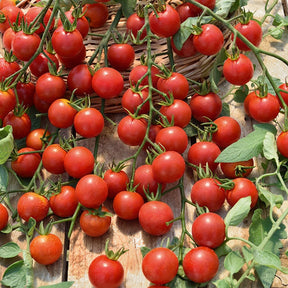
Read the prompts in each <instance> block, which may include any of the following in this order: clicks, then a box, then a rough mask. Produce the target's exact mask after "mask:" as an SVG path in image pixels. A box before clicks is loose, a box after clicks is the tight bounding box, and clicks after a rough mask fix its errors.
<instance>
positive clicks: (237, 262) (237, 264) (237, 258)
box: [224, 251, 245, 275]
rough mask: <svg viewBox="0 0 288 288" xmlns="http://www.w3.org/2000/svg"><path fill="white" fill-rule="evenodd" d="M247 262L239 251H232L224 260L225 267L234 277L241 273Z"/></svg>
mask: <svg viewBox="0 0 288 288" xmlns="http://www.w3.org/2000/svg"><path fill="white" fill-rule="evenodd" d="M244 264H245V261H244V259H243V257H242V256H241V255H240V253H239V252H238V251H231V252H230V253H229V254H228V255H227V256H226V257H225V260H224V267H225V269H226V270H228V271H229V272H230V273H231V274H232V275H233V274H235V273H237V272H239V271H240V270H241V268H242V267H243V265H244Z"/></svg>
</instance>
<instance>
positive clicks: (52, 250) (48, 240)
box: [30, 234, 63, 265]
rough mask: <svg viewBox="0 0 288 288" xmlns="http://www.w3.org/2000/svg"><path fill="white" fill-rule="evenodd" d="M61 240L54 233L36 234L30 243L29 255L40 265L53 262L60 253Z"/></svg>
mask: <svg viewBox="0 0 288 288" xmlns="http://www.w3.org/2000/svg"><path fill="white" fill-rule="evenodd" d="M62 248H63V245H62V242H61V240H60V239H59V237H58V236H57V235H55V234H47V235H38V236H36V237H35V238H33V239H32V241H31V243H30V253H31V257H32V258H33V259H34V260H35V261H36V262H38V263H39V264H42V265H50V264H53V263H55V262H56V261H57V260H58V259H59V258H60V257H61V254H62Z"/></svg>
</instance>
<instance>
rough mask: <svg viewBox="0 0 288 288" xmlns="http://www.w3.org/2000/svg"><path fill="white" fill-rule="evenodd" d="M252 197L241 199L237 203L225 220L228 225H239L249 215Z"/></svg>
mask: <svg viewBox="0 0 288 288" xmlns="http://www.w3.org/2000/svg"><path fill="white" fill-rule="evenodd" d="M250 205H251V197H250V196H248V197H244V198H241V199H239V200H238V201H237V202H236V204H235V205H234V206H233V207H232V208H231V209H230V210H229V212H228V213H227V215H226V217H225V219H224V222H225V225H226V227H229V226H237V225H239V224H240V223H241V222H242V221H243V219H244V218H245V217H246V216H247V215H248V213H249V211H250Z"/></svg>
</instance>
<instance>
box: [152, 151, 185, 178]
mask: <svg viewBox="0 0 288 288" xmlns="http://www.w3.org/2000/svg"><path fill="white" fill-rule="evenodd" d="M152 171H153V177H154V179H155V180H156V181H157V182H159V183H164V184H166V183H173V182H176V181H178V180H179V179H180V178H181V177H182V176H183V175H184V172H185V161H184V158H183V157H182V155H181V154H179V153H178V152H176V151H166V152H163V153H161V154H159V155H158V156H157V157H156V158H155V159H154V160H153V162H152Z"/></svg>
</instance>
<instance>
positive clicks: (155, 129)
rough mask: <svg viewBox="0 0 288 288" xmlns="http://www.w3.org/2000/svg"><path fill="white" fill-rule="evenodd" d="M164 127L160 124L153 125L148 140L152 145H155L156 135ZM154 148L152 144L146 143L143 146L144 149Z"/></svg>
mask: <svg viewBox="0 0 288 288" xmlns="http://www.w3.org/2000/svg"><path fill="white" fill-rule="evenodd" d="M162 128H163V127H162V126H161V125H160V124H151V125H150V127H149V131H148V138H149V139H150V141H152V143H155V139H156V135H157V134H158V132H159V131H160V130H161V129H162ZM151 148H152V144H151V143H150V142H148V141H147V142H146V143H145V144H144V146H143V149H145V150H150V149H151Z"/></svg>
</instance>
